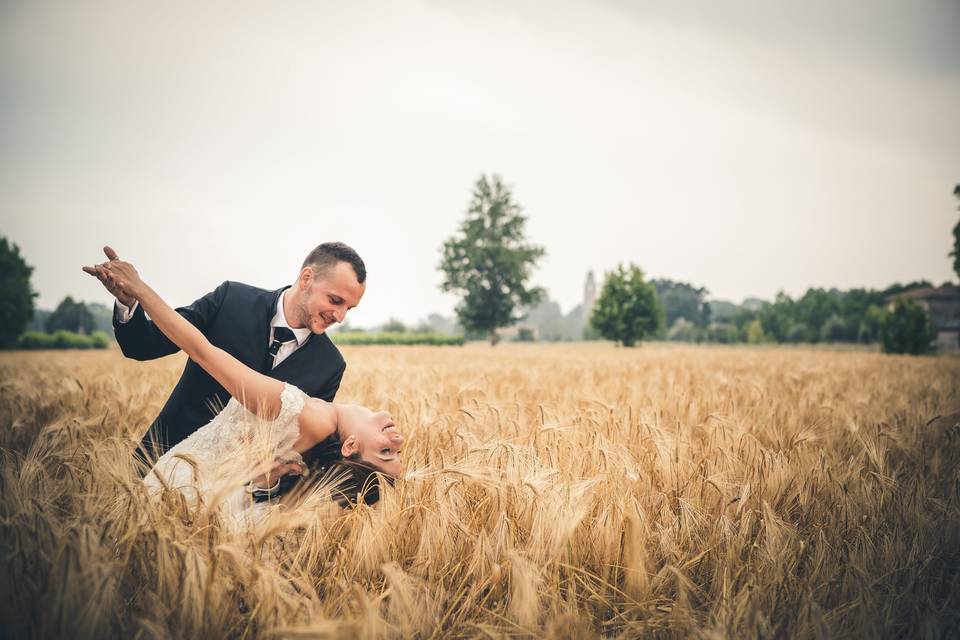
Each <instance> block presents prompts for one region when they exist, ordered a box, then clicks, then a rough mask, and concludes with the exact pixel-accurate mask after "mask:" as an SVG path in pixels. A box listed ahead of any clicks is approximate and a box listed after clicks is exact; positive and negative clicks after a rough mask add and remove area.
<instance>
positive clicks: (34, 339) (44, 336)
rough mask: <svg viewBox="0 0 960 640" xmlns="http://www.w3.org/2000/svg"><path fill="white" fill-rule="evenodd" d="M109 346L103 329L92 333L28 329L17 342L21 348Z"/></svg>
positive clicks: (88, 347)
mask: <svg viewBox="0 0 960 640" xmlns="http://www.w3.org/2000/svg"><path fill="white" fill-rule="evenodd" d="M109 346H110V338H109V337H108V336H107V334H105V333H104V332H103V331H94V332H93V333H91V334H90V335H84V334H82V333H74V332H72V331H57V332H56V333H40V332H39V331H27V332H26V333H25V334H23V335H22V336H20V340H19V341H18V342H17V347H18V348H20V349H106V348H107V347H109Z"/></svg>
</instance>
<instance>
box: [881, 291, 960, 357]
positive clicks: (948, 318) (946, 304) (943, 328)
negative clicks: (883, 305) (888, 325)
mask: <svg viewBox="0 0 960 640" xmlns="http://www.w3.org/2000/svg"><path fill="white" fill-rule="evenodd" d="M898 299H905V300H912V301H913V302H916V303H917V304H919V305H920V306H921V307H923V308H924V309H926V311H927V315H928V316H929V317H930V324H932V325H933V328H934V330H935V331H936V332H937V347H938V348H939V349H941V350H956V349H960V287H957V285H954V284H945V285H943V286H942V287H925V288H923V289H911V290H910V291H904V292H903V293H897V294H894V295H892V296H890V297H889V298H887V301H888V302H889V303H890V304H891V305H892V304H893V302H894V300H898Z"/></svg>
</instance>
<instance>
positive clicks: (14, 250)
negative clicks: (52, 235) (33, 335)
mask: <svg viewBox="0 0 960 640" xmlns="http://www.w3.org/2000/svg"><path fill="white" fill-rule="evenodd" d="M32 273H33V267H31V266H30V265H28V264H27V263H26V261H25V260H24V259H23V257H22V256H21V255H20V247H18V246H17V245H16V244H14V243H12V242H8V241H7V239H6V238H4V237H0V349H9V348H10V347H12V346H14V345H15V344H16V343H17V338H18V337H20V334H21V333H23V330H24V329H25V328H26V327H27V325H28V324H29V323H30V320H31V319H33V299H34V298H35V297H36V295H37V294H35V293H34V292H33V289H32V288H31V287H30V274H32Z"/></svg>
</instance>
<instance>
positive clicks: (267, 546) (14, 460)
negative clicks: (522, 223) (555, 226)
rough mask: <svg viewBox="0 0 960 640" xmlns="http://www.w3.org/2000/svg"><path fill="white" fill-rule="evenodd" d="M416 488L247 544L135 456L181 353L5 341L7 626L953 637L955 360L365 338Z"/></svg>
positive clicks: (149, 633)
mask: <svg viewBox="0 0 960 640" xmlns="http://www.w3.org/2000/svg"><path fill="white" fill-rule="evenodd" d="M344 351H345V355H346V358H347V361H348V362H349V363H350V364H349V367H348V369H347V374H346V377H345V378H344V381H343V384H342V387H341V392H340V396H339V398H338V399H339V400H341V401H344V402H355V403H359V404H364V405H367V406H370V407H374V408H385V409H388V410H390V411H391V412H392V413H393V415H394V418H395V419H396V421H397V423H398V424H399V425H400V426H401V428H402V429H403V430H404V432H405V434H406V435H407V444H406V445H405V459H406V463H405V464H406V476H405V478H404V479H403V480H401V481H399V482H398V483H397V485H396V486H395V487H394V488H392V489H386V490H385V491H384V495H383V497H382V500H381V502H380V503H379V504H378V505H377V506H375V507H373V508H370V507H358V508H355V509H352V510H346V511H345V510H341V509H339V508H338V507H336V506H335V504H333V503H331V502H330V501H328V500H325V499H323V496H317V495H315V496H312V497H310V498H308V499H307V500H306V501H305V502H304V503H303V504H302V505H300V506H298V507H296V508H293V509H286V510H282V511H281V510H278V511H277V512H276V513H274V514H273V515H271V517H270V518H268V519H267V520H266V521H265V522H263V523H262V524H261V525H260V526H259V527H257V528H255V529H254V530H250V531H236V530H234V529H232V528H229V527H225V526H223V524H222V523H221V522H220V520H219V518H218V516H217V513H216V511H215V510H213V509H210V508H208V507H206V506H203V505H201V506H195V505H191V504H189V502H188V501H187V500H185V499H183V498H182V497H178V496H180V494H178V493H177V492H168V493H167V494H165V495H164V497H163V499H162V500H159V501H157V500H153V499H151V498H150V496H148V495H147V493H146V491H145V490H144V488H143V486H142V485H141V484H140V483H139V481H138V480H137V478H136V476H135V474H134V472H133V469H132V466H131V463H130V452H131V447H132V443H133V442H134V441H135V440H136V439H138V438H139V436H140V435H141V434H142V433H143V431H144V430H145V429H146V427H147V425H148V424H149V421H150V420H151V419H152V418H153V416H154V415H156V413H157V412H158V411H159V409H160V406H161V405H162V403H163V401H164V399H165V398H166V395H167V393H168V392H169V390H170V389H171V388H172V386H173V384H174V383H175V381H176V378H177V376H178V374H179V370H180V368H182V366H183V359H182V356H176V357H172V358H167V359H165V360H162V361H157V362H151V363H136V362H132V361H128V360H124V359H123V358H122V357H121V356H120V355H119V353H117V352H115V351H108V352H98V353H76V352H74V353H56V354H54V353H4V354H0V420H2V423H0V492H2V501H0V505H2V506H0V544H2V552H3V554H4V559H3V562H4V566H5V567H6V568H7V570H6V571H2V572H0V612H2V618H3V624H4V630H3V635H5V636H9V637H74V638H84V637H87V638H102V637H120V636H123V637H142V638H153V637H157V638H162V637H238V638H307V637H310V638H319V637H331V638H336V637H361V638H394V637H420V638H431V637H471V638H472V637H494V638H500V637H517V636H520V637H523V636H549V637H568V638H588V637H599V636H604V637H622V638H630V637H646V636H653V637H664V638H672V637H677V638H680V637H690V636H694V637H701V638H728V637H730V638H733V637H799V638H826V637H864V638H867V637H869V638H873V637H902V636H904V635H919V636H924V637H947V636H949V635H950V634H951V633H955V631H956V629H957V628H960V578H958V575H960V551H958V550H960V480H958V477H960V473H958V472H960V437H958V434H960V424H958V423H960V420H958V416H957V415H955V412H956V411H957V410H958V409H960V360H958V359H956V358H953V359H951V358H946V357H938V358H912V357H891V356H883V355H880V354H876V353H867V352H854V351H845V352H830V351H826V350H813V349H791V348H725V347H702V348H697V347H689V346H668V345H647V346H644V347H642V348H638V349H617V348H613V347H609V346H604V345H568V346H562V345H554V346H550V345H501V346H498V347H497V348H495V349H491V348H489V347H486V346H483V347H481V346H474V345H468V346H467V347H464V348H462V349H460V348H426V347H425V348H420V347H353V348H345V349H344Z"/></svg>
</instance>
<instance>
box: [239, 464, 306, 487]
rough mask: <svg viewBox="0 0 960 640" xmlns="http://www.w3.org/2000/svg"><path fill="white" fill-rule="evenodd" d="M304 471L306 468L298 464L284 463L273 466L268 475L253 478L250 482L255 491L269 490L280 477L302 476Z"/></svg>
mask: <svg viewBox="0 0 960 640" xmlns="http://www.w3.org/2000/svg"><path fill="white" fill-rule="evenodd" d="M306 471H307V470H306V467H304V466H303V465H302V464H300V463H299V462H285V463H282V464H278V465H277V466H275V467H274V468H273V469H271V470H270V473H265V474H263V475H262V476H259V477H257V478H254V480H253V481H252V482H253V486H254V487H256V488H257V489H270V488H272V487H273V486H274V485H276V484H277V481H278V480H280V478H281V477H283V476H288V475H294V476H302V475H303V474H305V473H306Z"/></svg>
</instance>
